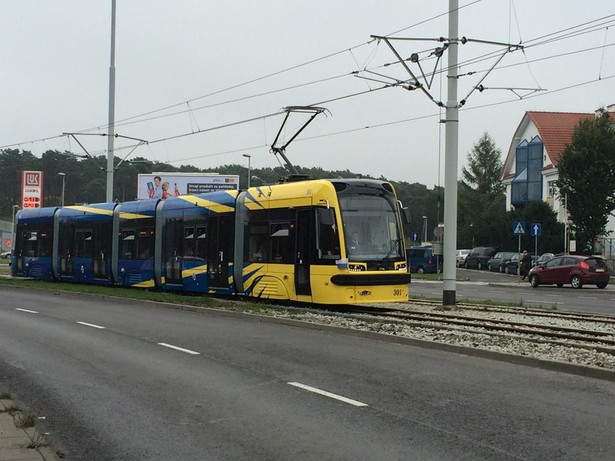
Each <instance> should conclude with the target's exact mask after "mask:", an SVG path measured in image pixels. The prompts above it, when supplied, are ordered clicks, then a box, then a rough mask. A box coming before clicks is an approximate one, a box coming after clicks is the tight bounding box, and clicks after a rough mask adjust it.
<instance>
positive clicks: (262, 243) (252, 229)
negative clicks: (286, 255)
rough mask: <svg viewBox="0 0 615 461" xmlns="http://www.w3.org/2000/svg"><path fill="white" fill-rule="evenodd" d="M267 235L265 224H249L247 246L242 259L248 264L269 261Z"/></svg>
mask: <svg viewBox="0 0 615 461" xmlns="http://www.w3.org/2000/svg"><path fill="white" fill-rule="evenodd" d="M268 240H269V233H268V229H267V224H265V223H250V224H249V226H248V234H247V245H246V248H245V254H244V258H245V259H246V260H247V261H250V262H262V261H268V260H269V253H268V251H269V242H268Z"/></svg>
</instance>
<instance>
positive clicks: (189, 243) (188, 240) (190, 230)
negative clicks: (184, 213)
mask: <svg viewBox="0 0 615 461" xmlns="http://www.w3.org/2000/svg"><path fill="white" fill-rule="evenodd" d="M194 240H195V238H194V227H184V248H183V250H184V251H183V254H184V256H194Z"/></svg>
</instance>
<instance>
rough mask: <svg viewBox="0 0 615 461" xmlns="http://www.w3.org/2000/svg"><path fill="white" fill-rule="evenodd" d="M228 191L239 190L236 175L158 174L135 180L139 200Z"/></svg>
mask: <svg viewBox="0 0 615 461" xmlns="http://www.w3.org/2000/svg"><path fill="white" fill-rule="evenodd" d="M229 189H234V190H237V189H239V176H238V175H222V174H214V173H164V172H160V173H151V174H140V175H139V176H138V179H137V191H138V192H137V193H138V197H137V199H139V200H145V199H148V198H159V199H166V198H169V197H175V196H178V195H195V194H202V193H205V192H214V191H219V190H229Z"/></svg>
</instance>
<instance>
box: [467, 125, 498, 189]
mask: <svg viewBox="0 0 615 461" xmlns="http://www.w3.org/2000/svg"><path fill="white" fill-rule="evenodd" d="M501 155H502V151H501V150H500V149H498V148H497V147H496V146H495V143H494V142H493V139H491V136H489V134H488V133H487V132H485V133H484V134H483V136H482V137H481V138H480V139H479V140H478V142H477V143H475V144H474V145H473V146H472V151H471V152H470V153H469V154H468V168H465V167H464V168H463V170H462V176H463V181H464V183H466V185H468V186H469V187H471V188H472V189H474V190H476V191H477V192H479V193H480V194H485V195H489V196H495V195H498V194H501V193H502V192H503V191H504V185H503V184H502V182H501V181H500V179H501V175H502V160H501V159H500V157H501Z"/></svg>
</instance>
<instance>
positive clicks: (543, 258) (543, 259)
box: [532, 253, 555, 266]
mask: <svg viewBox="0 0 615 461" xmlns="http://www.w3.org/2000/svg"><path fill="white" fill-rule="evenodd" d="M554 257H555V255H554V254H553V253H543V254H541V255H540V256H539V257H538V259H537V260H536V261H534V262H533V264H532V266H534V265H537V264H544V263H546V262H547V261H549V260H551V259H553V258H554Z"/></svg>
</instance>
